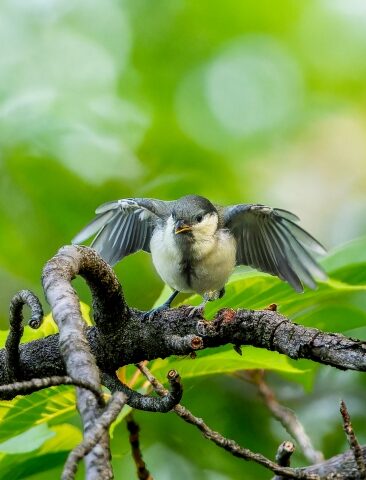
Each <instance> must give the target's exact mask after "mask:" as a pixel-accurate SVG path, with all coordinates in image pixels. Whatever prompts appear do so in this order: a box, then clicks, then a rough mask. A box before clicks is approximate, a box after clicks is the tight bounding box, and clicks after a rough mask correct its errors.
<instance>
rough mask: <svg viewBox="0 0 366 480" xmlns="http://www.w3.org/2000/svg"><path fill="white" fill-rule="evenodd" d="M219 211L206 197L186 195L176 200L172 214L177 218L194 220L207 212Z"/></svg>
mask: <svg viewBox="0 0 366 480" xmlns="http://www.w3.org/2000/svg"><path fill="white" fill-rule="evenodd" d="M214 212H216V213H217V210H216V208H215V207H214V205H213V204H212V203H211V202H210V201H209V200H207V198H205V197H200V196H199V195H186V196H185V197H182V198H179V199H178V200H177V201H176V204H175V206H174V209H173V212H172V215H173V218H175V219H182V220H190V221H194V220H195V219H196V218H197V217H199V216H204V215H206V214H207V213H214Z"/></svg>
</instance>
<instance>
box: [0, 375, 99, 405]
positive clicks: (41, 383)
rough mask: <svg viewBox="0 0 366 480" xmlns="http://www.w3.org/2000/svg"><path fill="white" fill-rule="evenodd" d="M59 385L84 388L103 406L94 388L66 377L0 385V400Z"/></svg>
mask: <svg viewBox="0 0 366 480" xmlns="http://www.w3.org/2000/svg"><path fill="white" fill-rule="evenodd" d="M59 385H73V386H75V387H79V388H84V389H86V390H89V391H90V392H92V393H94V395H95V396H96V398H97V400H98V403H99V406H100V407H103V406H104V405H105V402H104V397H103V394H102V393H101V392H100V391H99V390H97V389H95V388H94V386H93V385H91V384H90V383H89V382H87V381H84V380H77V379H73V378H71V377H68V376H54V377H46V378H33V379H32V380H26V381H24V382H14V383H10V384H8V385H0V398H4V399H6V395H5V394H11V398H13V397H14V395H28V394H29V393H33V392H37V391H38V390H42V389H44V388H49V387H56V386H59Z"/></svg>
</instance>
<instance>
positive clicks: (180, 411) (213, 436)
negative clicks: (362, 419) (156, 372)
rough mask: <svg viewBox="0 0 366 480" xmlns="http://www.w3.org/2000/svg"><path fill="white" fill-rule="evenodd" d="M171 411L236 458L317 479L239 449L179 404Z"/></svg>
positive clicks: (163, 391) (143, 369)
mask: <svg viewBox="0 0 366 480" xmlns="http://www.w3.org/2000/svg"><path fill="white" fill-rule="evenodd" d="M137 366H138V368H139V369H140V370H141V372H142V373H143V374H144V375H145V377H146V378H147V379H148V380H149V382H150V383H151V385H152V386H153V388H154V390H155V391H156V392H157V393H158V394H159V395H166V393H167V390H166V389H165V388H164V387H163V385H162V384H161V383H160V382H159V381H158V380H157V379H156V378H155V377H154V376H153V374H152V373H151V372H150V370H149V369H148V368H147V367H146V366H145V365H142V364H138V365H137ZM173 411H174V412H175V413H176V414H177V415H178V416H179V417H181V418H182V419H183V420H184V421H186V422H187V423H190V424H191V425H195V426H196V427H197V428H198V429H199V430H200V431H201V432H202V433H203V435H204V436H205V437H206V438H207V439H209V440H211V441H212V442H214V443H215V444H216V445H217V446H219V447H221V448H224V449H225V450H227V451H229V452H230V453H231V454H232V455H234V456H236V457H240V458H243V459H245V460H253V461H254V462H256V463H259V464H260V465H262V466H263V467H265V468H268V469H269V470H271V471H272V472H274V473H278V474H281V475H283V476H284V477H286V478H301V479H314V478H317V477H314V476H313V475H307V474H306V473H303V472H297V471H296V470H294V469H292V468H287V467H281V466H280V465H277V464H276V463H274V462H273V461H272V460H269V459H268V458H266V457H265V456H263V455H261V454H260V453H254V452H252V451H251V450H249V449H247V448H243V447H241V446H240V445H238V444H237V443H236V442H234V441H233V440H230V439H228V438H225V437H224V436H223V435H221V434H220V433H218V432H215V431H214V430H212V429H211V428H210V427H208V426H207V425H206V424H205V422H204V421H203V420H202V418H198V417H195V416H194V415H193V414H192V413H191V412H190V411H189V410H188V409H187V408H185V407H183V406H182V405H180V404H178V405H176V406H175V407H174V408H173Z"/></svg>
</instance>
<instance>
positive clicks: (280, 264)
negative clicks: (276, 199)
mask: <svg viewBox="0 0 366 480" xmlns="http://www.w3.org/2000/svg"><path fill="white" fill-rule="evenodd" d="M298 220H299V219H298V217H297V216H296V215H294V214H293V213H291V212H289V211H287V210H282V209H279V208H271V207H267V206H265V205H255V204H241V205H233V206H231V207H227V208H225V209H224V210H223V222H224V227H225V228H228V229H229V230H230V231H231V232H232V234H233V235H234V237H235V239H236V242H237V258H236V260H237V264H238V265H249V266H251V267H254V268H258V269H259V270H262V271H264V272H267V273H270V274H271V275H276V276H278V277H279V278H281V279H282V280H285V281H287V282H288V283H289V284H290V285H291V286H292V287H293V288H294V289H295V290H296V291H298V292H302V291H303V284H305V285H307V286H308V287H310V288H316V282H315V278H314V277H318V278H322V279H324V278H326V274H325V272H324V270H323V269H322V268H321V266H320V265H319V264H318V262H317V261H316V259H315V258H314V256H313V255H314V254H315V253H317V254H324V253H325V249H324V247H323V246H322V245H321V244H320V243H319V242H318V241H317V240H316V239H315V238H314V237H313V236H311V235H310V234H309V233H308V232H306V231H305V230H304V229H303V228H301V227H300V226H299V225H297V224H296V222H297V221H298Z"/></svg>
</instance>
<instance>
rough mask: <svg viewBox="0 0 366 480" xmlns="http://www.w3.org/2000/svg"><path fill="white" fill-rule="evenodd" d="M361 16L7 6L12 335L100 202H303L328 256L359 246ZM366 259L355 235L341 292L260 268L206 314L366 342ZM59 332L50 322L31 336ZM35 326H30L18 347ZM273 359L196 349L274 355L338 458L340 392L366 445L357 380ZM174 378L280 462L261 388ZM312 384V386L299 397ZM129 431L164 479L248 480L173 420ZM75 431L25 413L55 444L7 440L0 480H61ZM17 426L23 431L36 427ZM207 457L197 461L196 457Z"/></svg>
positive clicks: (6, 180)
mask: <svg viewBox="0 0 366 480" xmlns="http://www.w3.org/2000/svg"><path fill="white" fill-rule="evenodd" d="M365 21H366V4H365V2H364V1H363V0H347V1H344V0H308V1H307V2H298V1H297V0H283V1H282V2H280V3H278V4H276V5H275V6H274V4H273V2H270V1H269V0H264V1H262V2H260V3H258V2H255V1H254V0H248V1H246V2H240V1H239V0H228V1H227V2H225V3H222V2H218V1H210V2H209V1H208V0H201V1H199V2H197V1H194V0H160V1H158V2H151V1H149V0H105V1H103V2H98V1H97V0H81V1H79V2H72V1H71V0H27V1H26V2H24V1H22V0H3V1H2V2H0V68H1V76H0V142H1V146H2V148H1V152H0V230H1V233H2V234H1V236H0V285H1V288H0V325H1V326H2V328H4V329H5V328H7V321H8V318H7V317H8V305H9V300H10V298H11V296H12V295H13V294H14V293H15V292H16V291H17V290H19V289H21V288H31V289H33V290H34V291H35V292H36V293H37V294H39V295H42V289H41V285H40V280H39V279H40V275H41V270H42V267H43V265H44V263H45V262H46V261H47V260H48V259H49V258H50V257H51V256H52V255H53V254H54V253H55V252H56V251H57V249H58V248H59V247H60V246H61V245H63V244H67V243H69V242H70V239H71V238H72V237H73V236H74V235H75V233H76V232H77V231H78V230H79V229H80V228H81V227H82V226H83V225H84V224H85V223H86V222H87V221H88V220H89V219H90V218H91V217H92V215H93V210H94V209H95V207H96V206H97V205H99V204H100V203H103V202H105V201H108V200H112V199H116V198H123V197H130V196H131V197H134V196H137V197H138V196H150V197H157V198H163V199H171V198H177V197H179V196H181V195H183V194H187V193H199V194H201V195H206V196H208V197H209V198H210V199H212V200H214V201H216V202H219V203H220V202H222V203H239V202H254V203H257V202H260V203H265V204H266V203H267V204H269V205H272V206H278V207H283V208H286V209H288V210H291V211H294V212H295V213H297V214H298V215H299V216H300V217H301V218H302V220H303V225H304V226H305V227H306V228H307V229H308V230H310V231H311V232H312V233H313V234H314V235H315V236H317V237H318V238H319V239H320V240H321V241H322V242H323V243H324V244H326V245H327V246H328V247H333V246H337V245H340V244H344V243H345V242H346V241H348V240H351V239H354V238H356V237H360V236H363V235H365V234H366V216H365V200H366V198H365V197H366V190H365V185H366V140H365V139H366V102H365V100H366V96H365V75H366V29H365V28H364V25H365ZM365 251H366V248H365V242H364V239H360V240H359V241H357V242H355V243H351V244H346V245H345V246H344V247H340V248H339V249H338V250H337V249H336V250H334V251H333V252H334V253H331V254H330V255H329V257H328V258H326V259H325V260H324V266H325V268H326V269H327V271H329V272H331V279H330V281H328V282H326V283H324V284H321V285H320V287H319V289H318V291H317V292H315V293H313V292H308V291H307V292H306V293H305V294H304V295H303V296H297V295H295V294H294V293H292V292H291V291H290V289H289V288H288V287H287V286H286V285H284V284H281V283H279V282H278V281H277V280H275V279H273V278H270V277H268V276H264V275H261V274H253V272H244V271H240V273H239V274H238V275H240V276H238V275H236V276H234V277H233V281H232V282H231V284H230V286H229V288H228V293H227V295H226V296H225V297H224V298H223V299H222V301H221V303H220V302H216V303H215V304H212V305H210V306H209V308H208V309H207V313H208V314H209V315H212V314H213V313H214V311H215V310H216V309H217V308H219V306H221V305H230V306H239V305H243V306H248V307H253V308H259V307H263V306H266V305H267V304H269V303H271V302H275V303H279V304H280V308H281V311H282V312H283V313H285V314H287V315H290V317H291V318H294V319H296V321H298V322H301V323H304V324H306V325H311V326H317V327H320V328H326V329H328V330H333V331H347V332H348V331H351V330H352V335H355V336H356V335H358V336H362V335H363V336H364V335H365V330H364V329H365V327H364V325H365V315H366V314H365V312H366V301H365V294H364V285H365V268H364V267H365V264H366V258H365ZM116 271H117V274H118V276H119V278H120V279H121V281H122V285H123V287H124V291H125V292H126V297H127V300H128V302H129V304H131V305H133V306H136V307H140V308H147V307H150V306H151V305H152V304H153V302H154V301H155V299H156V298H157V297H158V295H159V292H160V291H161V288H162V284H161V281H160V279H159V278H158V277H157V275H156V273H155V272H154V270H153V267H152V265H151V261H150V258H149V256H148V255H147V254H145V253H138V254H136V255H133V256H131V257H128V258H126V259H125V260H124V261H123V262H121V263H120V264H119V265H118V266H117V267H116ZM136 272H138V274H137V273H136ZM141 278H143V279H144V288H143V289H142V288H141ZM147 285H148V286H149V288H148V289H147V288H146V286H147ZM75 287H76V288H77V289H78V291H80V292H81V298H82V300H83V301H84V302H85V303H86V304H89V303H90V295H89V293H88V291H87V288H86V287H85V285H84V283H83V282H82V281H81V280H76V281H75ZM196 300H197V299H196ZM196 300H195V299H190V300H189V301H190V302H194V301H196ZM54 328H55V327H54V325H53V324H52V321H51V319H48V320H47V322H46V323H45V326H44V327H42V329H41V330H40V331H39V332H38V333H37V335H42V334H43V335H46V334H49V333H51V332H53V331H54ZM4 335H5V334H3V335H2V336H1V340H3V337H4ZM33 335H35V333H34V332H30V330H28V329H26V337H25V338H29V339H31V338H33ZM267 354H268V353H267V352H265V353H262V354H261V353H258V352H256V353H254V351H251V350H250V349H245V352H244V356H243V358H242V359H241V360H239V357H237V356H235V355H236V354H234V353H233V352H232V351H231V350H227V351H226V350H225V349H224V350H223V351H220V352H218V351H217V352H213V353H211V352H210V354H209V357H210V358H207V359H205V356H206V353H205V354H204V355H202V357H201V356H200V358H199V359H198V361H197V362H201V363H200V367H199V369H198V368H196V369H195V370H201V366H202V371H204V370H206V371H207V370H208V369H209V370H210V371H212V372H216V373H218V366H220V365H225V366H226V372H227V371H228V370H230V369H231V368H232V367H233V368H234V366H235V361H236V362H238V364H239V363H240V364H241V366H242V367H243V368H249V364H250V363H251V362H252V364H253V362H256V361H262V362H266V361H267V362H268V361H273V365H276V367H277V368H276V369H277V370H279V369H280V370H281V369H282V370H284V368H282V367H283V366H285V365H286V368H287V370H291V369H293V370H295V371H292V372H289V371H287V372H284V371H283V372H282V373H281V377H279V376H278V375H276V376H275V377H273V378H272V381H273V383H274V385H276V386H277V387H278V389H277V390H278V392H279V395H280V396H281V398H282V399H283V400H284V401H285V402H286V403H287V404H289V405H290V406H291V407H292V408H294V410H295V411H296V412H298V413H299V414H300V418H301V419H302V420H304V423H305V424H306V426H307V427H308V430H309V431H310V432H311V433H312V437H313V439H314V441H315V443H316V444H317V447H318V448H322V449H323V450H324V451H325V453H326V454H327V455H330V454H333V453H336V452H338V451H340V450H341V449H342V448H345V441H344V437H343V435H342V433H341V430H340V426H339V423H340V422H339V418H338V414H337V402H338V400H339V396H340V395H343V392H346V391H347V397H349V398H346V400H347V401H348V405H349V407H350V411H351V413H352V414H353V420H354V424H355V426H356V428H357V431H358V433H359V437H360V440H363V441H366V438H365V436H366V430H365V424H364V422H363V425H362V421H361V420H362V419H363V414H362V408H361V405H362V402H361V398H362V395H364V387H365V380H364V378H363V376H362V375H360V374H356V373H354V374H351V373H340V372H335V371H333V370H330V369H328V368H323V367H322V368H315V367H314V366H311V365H309V362H297V363H296V364H294V363H293V362H290V361H287V360H286V361H285V359H283V360H278V358H276V359H275V358H273V360H272V357H271V358H267V360H266V358H265V355H267ZM215 355H216V360H217V361H216V362H215ZM258 355H259V357H258ZM228 356H230V359H229V357H228ZM229 360H230V361H229ZM171 361H172V362H178V363H180V362H183V361H181V360H176V359H174V360H171ZM204 361H205V362H207V363H204ZM209 362H210V363H209ZM246 362H247V364H246V365H247V366H245V365H244V364H245V363H246ZM184 365H186V363H185V362H184ZM187 365H188V363H187ZM193 365H194V363H192V368H193ZM230 365H231V366H232V367H231V366H230ZM256 365H257V366H258V364H256ZM263 366H264V367H266V365H263ZM160 367H161V368H162V371H163V370H164V369H165V364H164V362H163V363H161V364H160ZM160 367H159V365H158V364H156V365H155V367H154V368H156V369H158V368H160ZM166 367H167V368H168V366H167V365H166ZM179 368H182V369H185V375H186V376H187V377H189V376H191V377H192V378H191V379H190V380H188V379H187V381H186V382H185V384H186V389H185V400H186V403H187V404H188V406H189V407H191V408H192V410H193V411H194V412H195V413H197V414H199V415H202V416H203V417H204V418H205V419H206V420H207V422H208V423H210V424H212V426H213V427H214V428H217V429H218V430H221V431H222V432H223V433H224V434H227V435H228V436H231V437H234V438H236V439H237V440H238V441H239V442H240V443H242V444H243V445H246V446H248V447H251V448H253V449H255V450H258V451H262V452H263V453H265V454H267V455H268V456H271V457H273V456H274V450H275V449H276V446H277V444H278V443H279V442H280V441H282V440H283V439H284V435H285V434H284V432H283V431H282V430H281V429H280V428H279V427H278V426H276V425H275V424H274V422H273V421H272V420H271V419H270V418H269V417H268V416H267V414H266V413H265V411H264V408H263V407H262V406H261V405H259V404H258V402H257V399H256V393H255V391H254V390H253V387H252V386H249V385H246V384H245V385H243V384H242V383H241V382H240V381H239V380H238V379H234V378H231V377H228V376H226V375H221V376H218V375H210V376H204V377H203V376H202V377H199V378H197V377H195V376H193V373H192V374H190V373H189V368H188V367H186V366H184V367H183V364H182V366H179ZM298 370H300V371H301V373H299V372H298ZM182 371H183V370H182ZM195 374H196V373H194V375H195ZM270 375H271V376H272V375H274V374H270ZM291 379H292V380H296V382H291V383H288V380H291ZM304 388H306V389H307V391H308V392H310V390H311V393H308V394H307V395H304V391H303V389H304ZM58 391H59V390H55V391H53V390H52V391H51V392H58ZM60 391H61V392H63V390H60ZM70 391H71V390H70V389H69V390H68V389H66V390H65V391H64V392H65V395H66V397H65V398H67V395H68V393H67V392H70ZM208 391H209V392H210V398H209V399H208V398H207V395H205V392H208ZM53 395H58V393H53ZM37 398H38V397H37V396H32V397H30V399H31V400H30V403H29V409H32V408H34V409H35V412H34V413H35V414H36V415H37V412H38V414H41V413H42V409H43V407H42V406H41V405H42V403H40V404H39V405H40V406H36V405H38V403H37V401H38V400H39V398H38V400H37ZM21 401H22V400H21V399H20V400H17V401H16V402H15V403H14V404H13V403H12V404H11V405H13V407H14V406H16V404H17V402H21ZM50 401H51V400H50ZM208 402H209V403H208ZM9 405H10V404H9ZM47 405H48V404H47ZM3 408H5V407H3ZM9 408H10V407H9ZM46 411H48V410H47V409H46ZM9 412H10V410H9ZM3 413H4V410H3ZM4 415H5V413H4ZM9 415H10V413H9ZM45 418H47V416H46V417H45ZM138 420H139V421H141V424H142V432H143V434H142V435H143V445H144V455H145V457H146V458H147V461H148V463H149V467H150V468H151V470H152V471H153V472H155V473H156V476H157V478H159V479H164V478H167V479H168V478H172V476H174V478H182V479H183V478H199V479H204V480H205V479H207V480H224V479H228V478H233V479H235V478H241V479H242V478H244V477H243V469H244V468H243V464H242V461H240V460H238V459H234V458H232V457H230V456H228V455H227V453H226V452H220V451H218V449H217V448H216V447H215V446H213V445H209V444H208V442H204V441H203V440H202V439H201V437H200V434H199V433H197V432H194V431H192V429H191V427H189V426H186V425H183V424H181V423H182V422H181V421H180V420H179V419H176V418H175V417H174V416H172V415H165V416H163V415H151V414H138ZM65 421H66V420H62V417H60V422H61V423H49V422H48V426H47V429H45V428H44V427H43V426H41V425H43V424H42V423H39V421H35V420H34V421H33V424H32V421H30V423H29V425H28V426H27V427H26V428H32V429H33V428H35V430H31V434H33V435H34V439H35V440H34V446H35V447H36V446H37V445H39V443H37V441H38V442H40V441H41V440H42V441H43V442H44V443H43V444H42V446H40V447H37V449H35V450H34V452H26V451H24V452H23V453H20V452H18V453H10V452H11V449H12V444H10V446H9V444H7V445H5V447H6V448H7V450H4V452H5V451H6V452H7V453H3V454H2V455H3V456H2V457H1V460H0V462H1V472H2V473H1V475H3V476H4V475H5V477H6V478H9V477H10V476H11V478H34V479H35V480H42V479H43V478H44V479H48V478H51V477H53V476H57V475H58V472H59V469H60V465H62V463H63V462H64V460H65V458H66V455H67V451H68V450H69V449H70V448H71V447H72V445H74V444H75V442H76V441H78V439H79V430H78V429H79V425H78V422H77V420H76V417H75V415H74V413H73V412H71V416H70V417H69V419H68V420H67V421H68V422H70V423H65ZM37 422H38V423H37ZM45 422H47V420H45ZM336 426H338V427H337V428H338V430H337V431H336ZM16 428H18V427H16V426H14V431H13V433H12V435H15V434H16V431H17V432H18V434H19V435H23V434H24V435H25V434H26V433H27V432H28V430H24V431H22V432H21V433H19V430H16ZM253 431H255V432H256V433H255V435H253V434H252V432H253ZM32 432H33V433H32ZM52 432H53V433H55V432H56V435H54V436H51V435H53V433H52ZM28 438H29V437H28ZM126 438H127V436H126V434H125V432H124V428H123V422H122V423H121V424H119V425H118V426H117V427H116V428H115V435H114V439H113V444H112V447H113V454H114V462H115V467H116V477H117V478H118V477H120V476H122V474H124V475H125V476H126V478H133V471H132V469H133V467H132V463H131V460H130V458H129V455H128V454H129V447H128V445H127V443H126V442H127V440H126ZM36 439H38V440H36ZM67 439H69V440H67ZM4 441H5V440H4ZM206 443H207V444H208V445H206ZM5 447H3V448H5ZM197 451H200V452H203V453H202V454H201V455H200V456H199V458H197ZM126 455H127V457H126ZM125 457H126V458H125ZM166 458H169V463H167V462H166ZM298 458H300V457H298ZM18 462H19V463H18ZM15 464H17V467H15ZM50 465H51V466H52V467H51V468H53V470H52V471H51V470H47V469H48V468H50ZM15 469H16V470H15ZM245 471H246V474H245V475H246V478H248V479H250V478H268V475H267V474H266V472H263V470H262V469H260V468H259V467H257V466H256V465H252V464H247V463H246V464H245ZM8 472H11V474H10V473H8ZM25 472H27V473H26V474H25ZM173 474H174V475H173ZM25 475H27V477H25ZM177 475H178V476H177ZM179 475H180V477H179Z"/></svg>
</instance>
